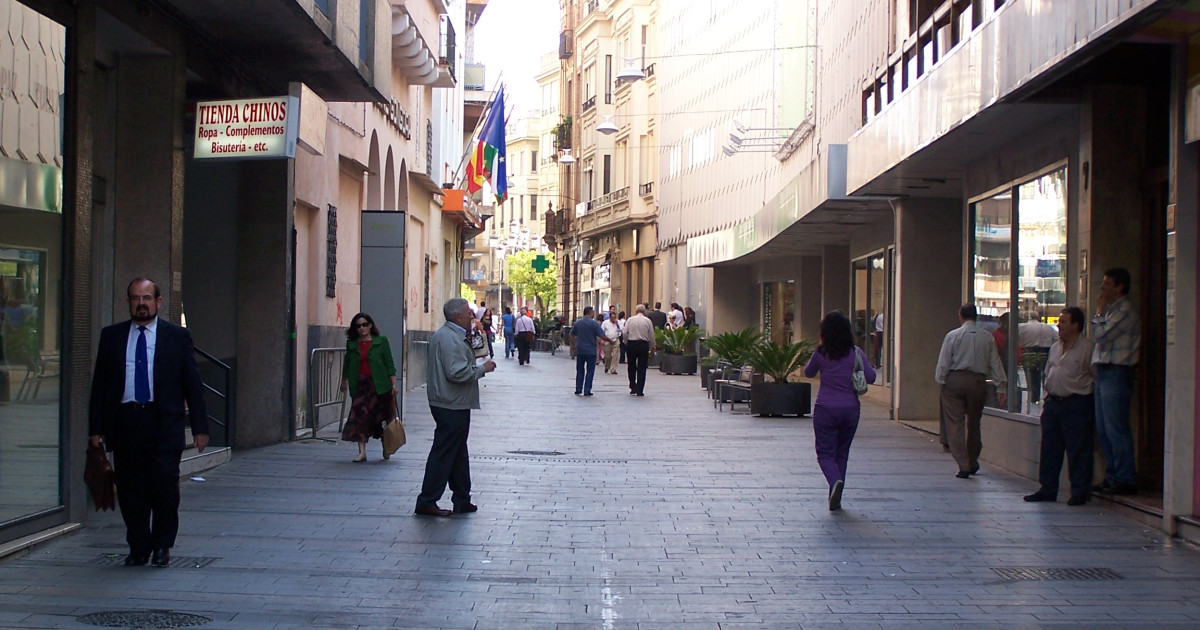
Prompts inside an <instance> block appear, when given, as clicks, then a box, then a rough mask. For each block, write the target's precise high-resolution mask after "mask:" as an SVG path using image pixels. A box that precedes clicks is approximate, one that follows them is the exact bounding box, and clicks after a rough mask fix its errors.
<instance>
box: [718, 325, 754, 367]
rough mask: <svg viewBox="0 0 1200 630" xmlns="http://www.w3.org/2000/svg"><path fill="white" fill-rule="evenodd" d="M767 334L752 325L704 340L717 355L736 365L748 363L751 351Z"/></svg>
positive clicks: (740, 365)
mask: <svg viewBox="0 0 1200 630" xmlns="http://www.w3.org/2000/svg"><path fill="white" fill-rule="evenodd" d="M765 338H766V335H765V334H763V333H761V332H759V331H758V330H757V329H755V327H753V326H750V327H747V328H743V329H742V330H739V331H737V332H724V333H721V334H719V335H713V336H711V337H708V338H707V339H705V340H704V345H705V346H706V347H707V348H708V349H709V350H712V351H713V354H716V355H717V357H719V358H721V359H725V360H726V361H728V362H729V363H730V365H733V366H734V367H739V368H740V367H742V366H743V365H746V359H747V358H748V357H749V352H750V351H751V350H752V349H753V348H754V346H757V345H758V344H760V343H762V341H763V339H765Z"/></svg>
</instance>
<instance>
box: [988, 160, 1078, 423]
mask: <svg viewBox="0 0 1200 630" xmlns="http://www.w3.org/2000/svg"><path fill="white" fill-rule="evenodd" d="M1066 177H1067V176H1066V169H1065V168H1062V169H1058V170H1055V171H1053V172H1050V173H1047V174H1045V175H1041V176H1039V177H1036V178H1034V179H1032V180H1028V181H1025V182H1022V183H1020V184H1018V185H1015V186H1013V187H1011V188H1006V189H1004V190H1003V191H1001V192H999V193H998V194H996V195H994V196H992V197H990V198H987V199H983V200H980V201H978V202H976V203H974V204H972V206H971V211H972V212H971V214H972V246H971V248H972V270H971V290H972V300H973V302H974V304H975V306H976V308H977V309H978V311H979V324H980V326H982V327H984V328H985V329H987V330H988V331H989V332H991V333H992V335H993V337H994V338H995V339H996V344H997V348H998V349H999V350H1000V357H1001V361H1002V362H1003V363H1004V369H1005V373H1006V374H1007V376H1008V391H1007V394H1008V400H1007V404H1006V405H1005V406H1004V407H1000V403H999V399H998V397H997V396H996V392H995V389H994V387H993V388H991V390H990V391H989V395H988V403H987V404H988V406H991V407H996V408H1003V409H1004V410H1006V411H1011V412H1016V413H1022V414H1028V415H1040V414H1041V404H1040V401H1041V398H1042V397H1043V393H1044V390H1043V387H1042V385H1043V382H1044V380H1045V364H1046V355H1047V352H1048V351H1049V347H1048V346H1049V343H1051V342H1052V340H1053V336H1054V335H1056V334H1057V333H1056V328H1055V326H1056V324H1057V323H1058V315H1059V313H1060V312H1062V309H1063V308H1064V307H1065V306H1066V277H1067V255H1066V252H1067V179H1066ZM1014 261H1015V263H1016V264H1013V263H1014Z"/></svg>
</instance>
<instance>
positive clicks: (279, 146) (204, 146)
mask: <svg viewBox="0 0 1200 630" xmlns="http://www.w3.org/2000/svg"><path fill="white" fill-rule="evenodd" d="M299 128H300V99H299V98H296V97H294V96H276V97H271V98H252V99H240V100H235V101H206V102H201V103H196V137H195V140H196V150H195V152H194V154H193V155H194V157H195V158H196V159H225V160H246V159H261V158H294V157H296V136H297V135H298V133H299Z"/></svg>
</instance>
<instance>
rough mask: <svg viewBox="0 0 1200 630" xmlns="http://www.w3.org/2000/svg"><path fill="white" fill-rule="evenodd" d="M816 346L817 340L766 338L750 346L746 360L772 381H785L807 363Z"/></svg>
mask: <svg viewBox="0 0 1200 630" xmlns="http://www.w3.org/2000/svg"><path fill="white" fill-rule="evenodd" d="M816 347H817V342H815V341H809V340H807V339H802V340H800V341H797V342H796V343H785V344H780V343H776V342H774V341H771V340H766V341H763V342H762V343H760V344H758V345H755V346H754V347H752V348H751V350H750V352H749V353H748V356H747V361H746V362H747V363H748V364H749V365H750V366H751V367H753V368H754V369H755V370H758V371H759V372H762V373H763V374H765V375H766V376H769V377H771V380H772V381H774V382H776V383H786V382H787V380H788V376H790V375H791V373H792V372H795V371H796V370H798V369H800V368H802V367H804V364H805V363H808V359H809V357H811V356H812V353H813V350H814V349H816Z"/></svg>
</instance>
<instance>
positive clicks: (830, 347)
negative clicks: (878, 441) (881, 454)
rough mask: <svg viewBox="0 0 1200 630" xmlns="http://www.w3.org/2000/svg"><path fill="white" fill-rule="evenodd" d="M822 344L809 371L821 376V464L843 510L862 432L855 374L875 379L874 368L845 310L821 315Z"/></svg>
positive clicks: (816, 419)
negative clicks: (854, 447)
mask: <svg viewBox="0 0 1200 630" xmlns="http://www.w3.org/2000/svg"><path fill="white" fill-rule="evenodd" d="M820 331H821V332H820V340H821V345H819V346H817V349H816V351H814V352H813V355H812V357H810V358H809V360H808V364H807V365H805V366H804V375H805V376H807V377H808V378H813V377H814V376H816V375H818V374H820V375H821V387H820V389H819V390H818V391H817V403H816V405H815V406H814V407H813V438H814V440H813V441H814V446H815V448H816V452H817V465H818V466H820V467H821V472H822V473H823V474H824V475H825V481H826V482H827V483H828V484H829V510H830V511H831V512H832V511H837V510H840V509H842V492H843V489H844V488H845V485H846V464H847V462H848V461H849V460H850V444H851V442H853V441H854V434H855V432H857V431H858V419H859V413H860V406H859V402H858V393H857V392H855V391H854V381H853V375H854V372H855V371H856V370H861V371H862V372H863V375H864V376H865V377H866V381H867V382H868V383H874V382H875V370H874V369H872V367H871V362H870V361H868V360H867V357H866V355H865V354H864V353H863V351H862V350H860V349H859V348H858V347H857V346H856V345H855V343H854V329H853V326H852V325H851V324H850V320H849V319H848V318H847V317H846V316H845V315H843V314H842V313H841V312H840V311H833V312H831V313H829V314H827V315H826V316H825V318H824V319H822V320H821V325H820Z"/></svg>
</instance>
